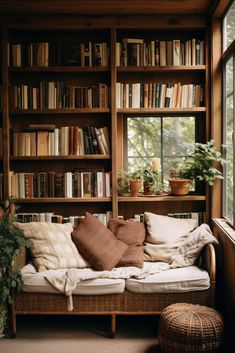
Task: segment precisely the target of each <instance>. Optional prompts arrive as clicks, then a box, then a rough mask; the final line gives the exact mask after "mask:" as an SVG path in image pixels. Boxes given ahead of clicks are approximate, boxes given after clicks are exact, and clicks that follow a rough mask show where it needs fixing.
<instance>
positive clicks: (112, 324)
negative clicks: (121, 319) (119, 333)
mask: <svg viewBox="0 0 235 353" xmlns="http://www.w3.org/2000/svg"><path fill="white" fill-rule="evenodd" d="M115 334H116V314H112V315H111V338H114V337H115Z"/></svg>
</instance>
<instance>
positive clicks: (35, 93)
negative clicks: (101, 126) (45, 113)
mask: <svg viewBox="0 0 235 353" xmlns="http://www.w3.org/2000/svg"><path fill="white" fill-rule="evenodd" d="M12 92H13V97H12V98H13V108H14V109H16V110H27V109H63V108H65V109H67V108H68V109H75V108H108V107H109V105H110V104H109V96H110V94H109V92H110V88H109V86H108V85H107V84H105V83H99V84H98V85H93V86H89V87H78V86H74V85H68V84H66V83H64V82H62V81H46V80H41V81H39V82H38V83H37V84H34V85H31V84H25V83H22V84H20V85H15V86H14V87H13V90H12Z"/></svg>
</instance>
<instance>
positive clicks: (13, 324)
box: [11, 305, 16, 338]
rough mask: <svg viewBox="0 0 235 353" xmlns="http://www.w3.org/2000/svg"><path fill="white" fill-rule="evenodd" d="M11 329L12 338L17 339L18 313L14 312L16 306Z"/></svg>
mask: <svg viewBox="0 0 235 353" xmlns="http://www.w3.org/2000/svg"><path fill="white" fill-rule="evenodd" d="M11 329H12V338H15V337H16V313H15V310H14V305H13V308H12V315H11Z"/></svg>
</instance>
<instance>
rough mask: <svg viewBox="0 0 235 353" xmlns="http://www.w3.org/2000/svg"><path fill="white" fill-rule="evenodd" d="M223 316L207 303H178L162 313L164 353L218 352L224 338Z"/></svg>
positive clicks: (161, 327) (161, 338)
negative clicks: (205, 304)
mask: <svg viewBox="0 0 235 353" xmlns="http://www.w3.org/2000/svg"><path fill="white" fill-rule="evenodd" d="M223 326H224V325H223V319H222V316H221V315H220V313H219V312H218V311H216V310H215V309H212V308H209V307H207V306H204V305H195V304H187V303H176V304H172V305H169V306H168V307H167V308H165V309H164V310H163V311H162V313H161V317H160V323H159V341H160V344H161V347H162V349H163V351H164V352H165V353H189V352H190V353H200V352H206V353H209V352H210V353H215V352H220V351H221V348H222V342H223V331H224V329H223Z"/></svg>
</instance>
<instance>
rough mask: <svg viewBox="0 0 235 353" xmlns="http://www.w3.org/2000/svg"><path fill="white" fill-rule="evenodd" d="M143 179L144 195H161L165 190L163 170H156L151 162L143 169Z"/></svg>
mask: <svg viewBox="0 0 235 353" xmlns="http://www.w3.org/2000/svg"><path fill="white" fill-rule="evenodd" d="M142 179H143V183H144V195H159V194H161V193H162V192H163V183H162V179H161V172H160V171H159V170H155V169H154V167H153V166H152V165H151V162H150V164H148V165H147V166H146V167H145V168H144V169H143V170H142Z"/></svg>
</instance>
